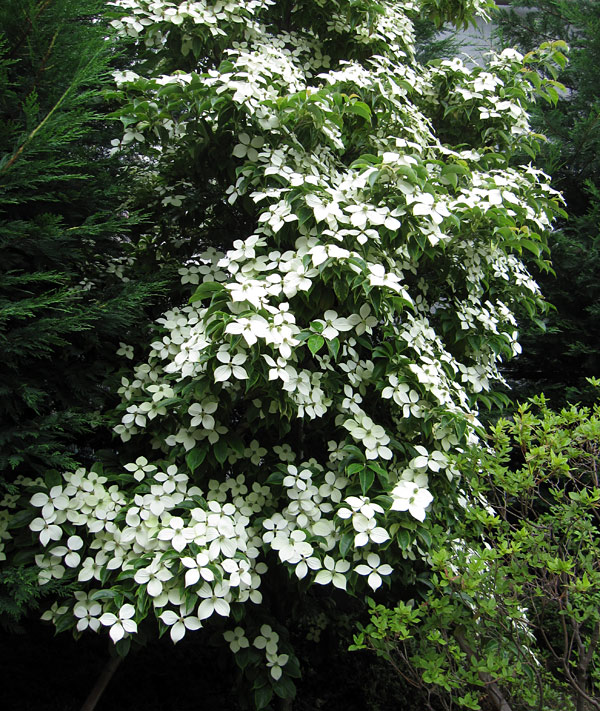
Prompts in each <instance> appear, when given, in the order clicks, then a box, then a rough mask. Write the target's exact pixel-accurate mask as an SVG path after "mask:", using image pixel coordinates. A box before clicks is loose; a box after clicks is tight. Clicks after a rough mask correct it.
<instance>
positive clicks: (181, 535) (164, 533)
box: [158, 516, 194, 553]
mask: <svg viewBox="0 0 600 711" xmlns="http://www.w3.org/2000/svg"><path fill="white" fill-rule="evenodd" d="M193 538H194V531H193V529H191V528H188V527H187V526H186V524H185V521H184V520H183V519H182V518H181V517H180V516H172V517H171V518H170V519H169V523H168V528H162V529H161V530H160V531H159V532H158V539H159V540H160V541H171V545H172V546H173V548H174V549H175V550H176V551H177V552H178V553H180V552H181V551H182V550H183V549H184V548H185V547H186V546H187V545H188V543H189V542H190V541H191V540H192V539H193Z"/></svg>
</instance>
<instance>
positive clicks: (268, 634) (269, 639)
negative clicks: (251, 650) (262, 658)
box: [252, 625, 279, 655]
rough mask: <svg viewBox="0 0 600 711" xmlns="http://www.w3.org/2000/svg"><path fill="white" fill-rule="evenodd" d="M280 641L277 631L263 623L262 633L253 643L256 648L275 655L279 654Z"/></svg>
mask: <svg viewBox="0 0 600 711" xmlns="http://www.w3.org/2000/svg"><path fill="white" fill-rule="evenodd" d="M278 642H279V635H278V634H277V632H275V631H273V629H272V628H271V626H270V625H262V627H261V628H260V635H258V637H256V638H255V639H254V642H253V643H252V644H253V645H254V646H255V647H256V649H264V650H265V653H266V654H269V655H275V654H277V643H278Z"/></svg>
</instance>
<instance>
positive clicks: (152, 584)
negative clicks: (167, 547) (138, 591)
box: [133, 558, 173, 597]
mask: <svg viewBox="0 0 600 711" xmlns="http://www.w3.org/2000/svg"><path fill="white" fill-rule="evenodd" d="M172 577H173V574H172V573H171V571H170V570H169V569H168V568H167V566H166V565H165V564H164V563H161V561H160V560H159V558H154V560H153V561H152V563H150V565H148V566H147V567H145V568H140V569H139V570H138V571H137V572H136V574H135V575H134V577H133V579H134V580H135V582H136V583H139V584H140V585H146V591H147V592H148V595H150V597H157V596H158V595H160V594H161V592H162V591H163V583H164V582H166V581H167V580H171V578H172Z"/></svg>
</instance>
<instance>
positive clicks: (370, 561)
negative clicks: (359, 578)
mask: <svg viewBox="0 0 600 711" xmlns="http://www.w3.org/2000/svg"><path fill="white" fill-rule="evenodd" d="M354 570H356V572H357V573H358V574H359V575H368V576H369V577H368V578H367V583H368V584H369V586H370V587H371V588H373V590H377V588H379V587H381V583H382V582H383V581H382V580H381V576H382V575H391V573H392V572H393V568H392V566H391V565H388V564H387V563H383V565H382V564H381V560H380V559H379V556H378V555H377V553H369V555H368V556H367V562H366V563H361V564H360V565H357V566H356V567H355V568H354Z"/></svg>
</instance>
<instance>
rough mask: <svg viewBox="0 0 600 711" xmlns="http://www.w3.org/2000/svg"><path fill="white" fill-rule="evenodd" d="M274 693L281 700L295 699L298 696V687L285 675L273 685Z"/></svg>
mask: <svg viewBox="0 0 600 711" xmlns="http://www.w3.org/2000/svg"><path fill="white" fill-rule="evenodd" d="M273 691H275V693H276V694H277V696H279V698H280V699H293V698H295V696H296V685H295V684H294V682H293V681H292V680H291V679H290V677H289V676H287V675H284V676H282V677H281V679H278V680H277V681H276V682H275V683H274V684H273Z"/></svg>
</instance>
